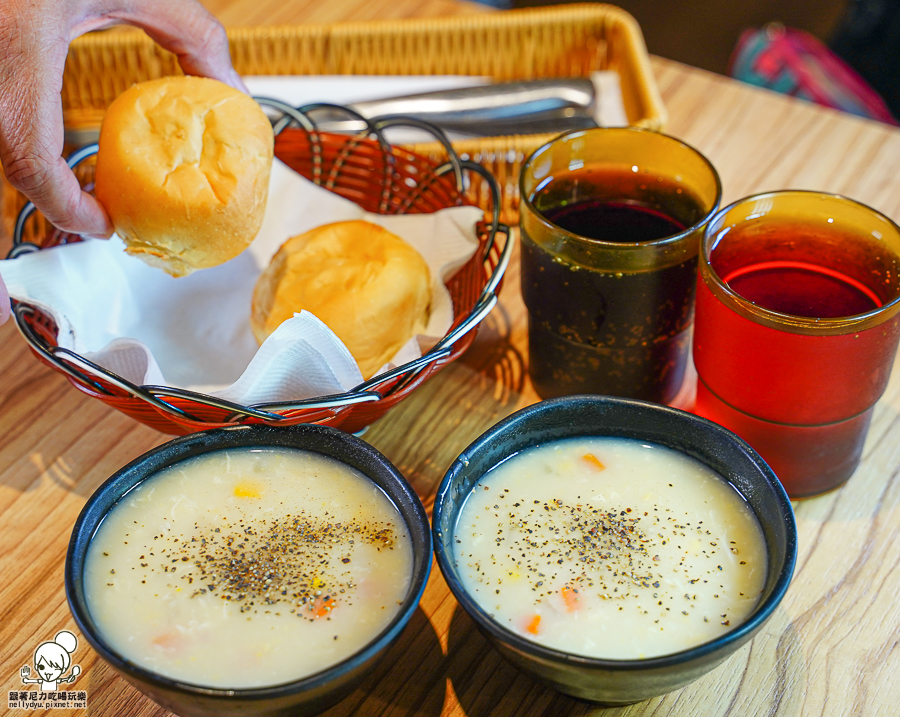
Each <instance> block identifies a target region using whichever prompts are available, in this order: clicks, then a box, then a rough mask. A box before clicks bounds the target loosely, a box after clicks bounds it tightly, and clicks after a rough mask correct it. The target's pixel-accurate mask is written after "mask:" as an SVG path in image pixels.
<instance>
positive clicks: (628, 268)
mask: <svg viewBox="0 0 900 717" xmlns="http://www.w3.org/2000/svg"><path fill="white" fill-rule="evenodd" d="M519 189H520V193H521V205H520V213H519V217H520V218H519V226H520V229H521V249H522V294H523V298H524V300H525V306H526V307H527V309H528V347H529V348H528V355H529V374H530V376H531V381H532V384H533V386H534V388H535V390H536V391H537V393H538V394H539V395H540V396H541V397H542V398H554V397H557V396H564V395H568V394H579V393H597V394H606V395H610V396H625V397H630V398H640V399H644V400H648V401H656V402H658V403H669V402H670V401H672V399H674V398H675V396H676V395H677V394H678V391H679V389H680V388H681V384H682V381H683V379H684V372H685V367H686V364H687V359H688V350H689V346H690V334H691V322H692V319H693V313H694V291H695V285H696V274H697V254H698V251H699V245H700V237H701V236H702V234H703V228H704V226H705V224H706V222H707V221H708V220H709V218H710V217H711V216H712V215H713V213H714V212H715V211H716V209H717V208H718V206H719V200H720V199H721V191H722V190H721V183H720V182H719V176H718V174H717V173H716V170H715V169H714V168H713V166H712V165H711V164H710V162H709V161H708V160H707V159H706V158H705V157H704V156H703V155H701V154H700V153H699V152H697V150H695V149H693V148H692V147H689V146H688V145H686V144H684V143H683V142H681V141H679V140H677V139H675V138H673V137H669V136H667V135H664V134H660V133H658V132H651V131H648V130H641V129H636V128H604V129H590V130H578V131H575V132H569V133H566V134H563V135H561V136H559V137H557V138H556V139H554V140H552V141H551V142H549V143H547V144H545V145H544V146H543V147H541V148H539V149H538V150H536V151H535V152H534V153H533V154H532V155H531V156H530V157H529V158H528V159H527V160H526V162H525V165H524V167H523V168H522V173H521V177H520V180H519Z"/></svg>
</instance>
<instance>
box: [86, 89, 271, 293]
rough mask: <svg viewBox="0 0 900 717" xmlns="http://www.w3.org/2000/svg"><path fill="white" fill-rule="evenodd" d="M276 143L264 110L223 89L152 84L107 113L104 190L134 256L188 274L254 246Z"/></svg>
mask: <svg viewBox="0 0 900 717" xmlns="http://www.w3.org/2000/svg"><path fill="white" fill-rule="evenodd" d="M273 145H274V139H273V135H272V126H271V124H270V123H269V120H268V119H267V118H266V115H265V113H264V112H263V111H262V109H261V108H260V106H259V105H258V104H257V103H256V102H255V101H254V100H253V99H251V98H250V97H248V96H247V95H245V94H243V93H242V92H239V91H238V90H236V89H234V88H232V87H229V86H228V85H226V84H224V83H222V82H218V81H217V80H210V79H206V78H202V77H163V78H162V79H158V80H151V81H149V82H142V83H140V84H137V85H134V86H132V87H131V88H130V89H128V90H126V91H125V92H123V93H122V94H121V95H119V96H118V97H117V98H116V99H115V101H114V102H113V103H112V104H111V105H110V107H109V109H108V110H107V112H106V116H105V117H104V120H103V125H102V127H101V130H100V149H99V151H98V153H97V172H96V188H95V192H96V195H97V199H98V200H99V201H100V203H101V204H102V205H103V206H104V207H105V208H106V211H107V213H108V214H109V217H110V219H111V220H112V223H113V226H114V227H115V230H116V233H117V234H118V235H119V236H120V237H121V238H122V240H123V241H124V242H125V245H126V251H127V252H128V253H129V254H133V255H135V256H138V257H140V258H141V259H143V260H144V261H146V262H147V263H149V264H152V265H154V266H158V267H161V268H163V269H165V270H166V271H167V272H169V273H170V274H172V275H173V276H184V275H185V274H190V273H191V272H192V271H193V270H195V269H203V268H206V267H210V266H217V265H218V264H222V263H223V262H226V261H228V260H229V259H231V258H233V257H235V256H237V255H238V254H240V253H241V252H242V251H243V250H244V249H246V248H247V246H248V245H249V244H250V242H252V241H253V238H254V237H255V236H256V234H257V232H258V231H259V228H260V225H261V224H262V220H263V214H264V212H265V207H266V196H267V195H268V191H269V171H270V169H271V166H272V152H273Z"/></svg>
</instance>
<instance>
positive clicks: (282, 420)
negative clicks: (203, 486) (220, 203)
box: [11, 106, 512, 434]
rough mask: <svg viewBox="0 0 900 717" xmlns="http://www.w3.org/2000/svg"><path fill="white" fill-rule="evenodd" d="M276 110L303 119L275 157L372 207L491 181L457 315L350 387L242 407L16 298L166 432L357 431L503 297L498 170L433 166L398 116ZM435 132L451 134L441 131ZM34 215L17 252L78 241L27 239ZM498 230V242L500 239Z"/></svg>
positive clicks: (128, 406)
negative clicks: (97, 354) (359, 131)
mask: <svg viewBox="0 0 900 717" xmlns="http://www.w3.org/2000/svg"><path fill="white" fill-rule="evenodd" d="M279 109H282V110H283V111H285V112H287V113H288V114H289V115H291V116H293V117H294V118H295V120H296V124H300V125H301V126H300V127H288V128H287V129H284V130H283V131H281V133H280V134H279V135H278V136H277V137H276V140H275V154H276V156H277V157H278V158H279V159H281V160H282V161H283V162H285V164H287V165H288V166H290V167H291V168H293V169H294V170H295V171H297V172H299V173H300V174H302V175H304V176H305V177H307V178H308V179H311V180H312V181H314V182H315V183H317V184H319V185H321V186H324V187H325V188H327V189H330V190H331V191H334V192H335V193H337V194H339V195H341V196H343V197H345V198H347V199H350V200H352V201H354V202H356V203H357V204H358V205H359V206H361V207H362V208H363V209H365V210H367V211H370V212H373V213H378V214H415V213H426V212H434V211H437V210H439V209H443V208H445V207H451V206H457V205H461V204H469V202H468V201H467V200H466V199H465V197H464V195H463V192H462V187H464V186H465V184H466V183H467V182H468V181H469V177H471V176H477V177H479V178H480V179H481V180H482V181H483V182H484V183H485V184H486V185H487V186H490V187H492V194H493V197H494V199H493V202H492V206H491V207H490V210H489V213H488V215H487V216H486V218H485V220H484V221H483V222H482V223H481V224H480V225H479V228H478V234H479V246H478V249H477V250H476V252H475V254H474V256H473V257H472V258H471V259H470V260H469V261H468V262H467V263H466V264H465V265H464V266H463V267H461V268H460V269H459V270H458V271H457V272H456V273H455V274H454V275H453V276H452V277H451V278H450V279H449V280H448V281H447V289H448V291H449V293H450V297H451V299H452V302H453V314H454V322H453V325H452V326H451V328H450V330H449V331H448V333H447V334H446V335H445V336H444V337H443V338H442V339H441V340H440V341H439V342H438V343H437V344H436V345H435V346H434V347H433V348H432V349H431V350H429V351H428V352H427V353H426V354H425V355H424V356H422V357H421V358H420V359H417V360H415V361H411V362H408V363H406V364H403V365H402V366H399V367H397V368H395V369H393V370H391V371H388V372H386V373H384V374H381V375H379V376H375V377H373V378H371V379H369V380H368V381H366V382H364V383H363V384H361V385H359V386H357V387H355V388H353V389H352V390H350V391H349V392H347V393H344V394H340V395H336V396H324V397H318V398H313V399H306V400H299V401H292V402H280V403H268V404H258V405H254V406H241V405H237V404H233V403H230V402H226V401H222V400H220V399H216V398H213V397H211V396H208V395H205V394H200V393H196V392H191V391H185V390H182V389H177V388H172V387H167V386H136V385H134V384H133V383H130V382H129V381H127V380H125V379H124V378H122V377H120V376H117V375H116V374H113V373H111V372H109V371H107V370H106V369H104V368H102V367H100V366H98V365H96V364H94V363H91V362H89V361H88V360H87V359H85V358H84V357H82V356H79V355H78V354H76V353H74V352H72V351H69V350H68V349H64V348H62V347H60V346H58V345H57V327H56V326H55V325H54V323H53V321H52V319H51V318H50V317H49V316H48V315H47V314H45V313H43V312H42V311H41V310H40V309H38V308H37V307H35V306H32V305H30V304H25V303H21V302H15V301H14V302H13V312H14V316H15V319H16V323H17V325H18V327H19V329H20V331H21V332H22V334H23V336H24V337H25V339H26V340H27V341H28V343H29V344H30V346H31V348H32V350H33V351H34V353H35V354H36V355H37V357H38V358H39V359H40V360H41V361H43V362H45V363H46V364H48V365H49V366H51V367H52V368H54V369H56V370H58V371H60V372H62V373H64V374H65V375H66V376H67V377H68V378H69V380H70V382H71V383H72V384H73V385H74V386H75V387H76V388H78V389H79V390H81V391H83V392H84V393H87V394H88V395H90V396H92V397H94V398H97V399H99V400H101V401H103V402H104V403H106V404H107V405H109V406H112V407H113V408H116V409H118V410H119V411H122V412H123V413H125V414H127V415H129V416H131V417H133V418H135V419H137V420H139V421H141V422H142V423H145V424H147V425H149V426H152V427H153V428H156V429H158V430H160V431H163V432H165V433H174V434H185V433H191V432H193V431H198V430H203V429H206V428H215V427H220V426H226V425H234V424H235V423H245V424H252V423H266V424H269V425H280V426H287V425H292V424H296V423H320V424H327V425H330V426H334V427H339V428H341V429H342V430H346V431H351V432H355V431H359V430H361V429H362V428H364V427H365V426H368V425H369V424H370V423H372V422H373V421H375V420H376V419H378V418H380V417H381V416H382V415H384V413H385V412H386V411H387V410H388V409H389V408H391V407H392V406H393V405H395V404H396V403H397V402H398V401H401V400H402V399H403V398H405V397H406V396H408V395H409V394H410V393H411V392H412V391H413V390H415V389H416V387H418V386H419V385H420V384H421V383H422V382H423V381H425V380H426V379H427V378H428V377H429V376H431V375H432V374H434V373H435V372H436V371H438V370H439V369H441V368H442V367H443V366H444V365H446V364H447V363H449V362H450V361H453V360H454V359H456V358H457V357H458V356H460V355H461V354H462V353H463V351H465V350H466V348H468V346H469V345H470V344H471V342H472V340H473V339H474V337H475V332H476V330H477V327H478V324H479V323H480V322H481V321H482V320H483V319H484V318H485V317H486V316H487V314H488V313H489V312H490V310H491V309H492V308H493V306H494V305H495V304H496V302H497V292H498V291H499V288H500V283H501V280H502V277H503V272H504V271H505V269H506V266H507V264H508V262H509V257H510V254H511V247H512V242H511V241H510V239H509V230H508V228H507V227H505V226H504V225H502V224H500V221H499V220H500V211H499V201H500V195H499V188H498V187H497V185H496V183H495V182H494V180H493V178H492V177H490V175H488V174H487V173H486V172H485V170H484V169H483V168H482V167H481V166H480V165H477V164H474V163H472V162H467V161H464V160H460V159H459V158H458V157H457V156H456V155H455V153H453V152H452V149H451V150H450V152H449V156H450V161H448V162H446V163H444V164H443V165H440V166H436V165H434V163H432V162H431V161H430V160H428V159H426V158H424V157H421V156H419V155H417V154H415V153H413V152H410V151H409V150H407V149H404V148H400V147H392V146H391V145H389V144H388V143H387V142H386V141H385V140H384V136H383V134H382V132H383V130H384V129H385V128H386V127H388V126H390V125H393V124H402V120H397V119H392V120H389V121H386V122H379V121H378V120H373V121H372V122H371V123H370V129H371V130H372V131H371V133H370V134H369V135H368V136H367V135H366V134H364V135H361V136H358V137H350V136H347V135H332V134H326V133H323V132H318V131H316V129H315V127H314V125H313V124H312V123H311V122H310V120H309V119H308V118H307V117H306V116H304V115H303V114H301V113H299V112H297V111H296V110H293V108H290V107H287V106H284V107H280V108H279ZM433 131H434V132H435V135H436V136H438V137H440V138H441V139H442V140H443V141H444V142H446V138H444V137H443V135H442V134H441V133H440V130H437V129H434V130H433ZM446 143H447V144H448V145H449V142H446ZM95 152H96V145H93V146H91V147H86V148H84V149H83V150H80V151H79V152H76V153H75V155H74V156H73V157H71V158H70V160H69V162H70V165H73V166H74V168H75V170H76V173H77V174H78V175H80V178H81V180H82V182H83V184H84V186H85V189H87V190H90V189H91V187H92V182H93V167H94V162H93V160H94V156H93V155H94V153H95ZM33 218H34V219H40V217H39V216H38V215H36V214H35V213H34V206H33V205H31V204H28V205H26V206H25V208H24V209H23V211H22V212H21V213H20V216H19V218H18V220H17V222H16V227H15V231H14V246H13V250H12V252H11V256H13V257H15V256H18V255H20V254H22V253H24V252H28V251H39V250H41V249H43V248H46V247H49V246H53V245H56V244H64V243H67V242H70V241H78V240H79V239H78V237H77V236H73V235H68V234H64V233H62V232H60V231H59V230H56V229H53V230H52V231H50V232H48V233H47V235H46V236H44V237H43V240H42V241H41V242H40V243H39V244H35V243H30V242H28V241H24V237H25V234H26V232H25V229H26V228H27V227H28V225H29V224H30V223H33ZM500 238H502V239H503V241H502V242H500V241H498V239H500Z"/></svg>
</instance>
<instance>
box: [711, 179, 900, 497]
mask: <svg viewBox="0 0 900 717" xmlns="http://www.w3.org/2000/svg"><path fill="white" fill-rule="evenodd" d="M898 338H900V228H898V227H897V225H896V224H894V223H893V222H892V221H891V220H890V219H888V218H887V217H885V216H883V215H882V214H880V213H878V212H876V211H875V210H873V209H870V208H869V207H867V206H865V205H863V204H859V203H858V202H855V201H853V200H850V199H846V198H844V197H839V196H835V195H829V194H821V193H818V192H802V191H783V192H772V193H768V194H759V195H756V196H753V197H749V198H747V199H742V200H740V201H738V202H736V203H734V204H732V205H731V206H729V207H726V208H725V209H723V210H722V211H720V212H719V213H718V214H717V215H716V216H715V217H714V218H713V219H712V221H711V222H710V223H709V226H708V227H707V230H706V234H705V236H704V238H703V244H702V248H701V256H700V271H699V278H698V282H697V316H696V322H695V327H694V363H695V364H696V367H697V372H698V374H699V380H698V386H697V403H696V408H695V411H696V412H697V413H698V414H700V415H701V416H704V417H706V418H709V419H712V420H713V421H715V422H717V423H720V424H722V425H723V426H725V427H727V428H730V429H731V430H733V431H734V432H735V433H737V434H738V435H740V436H741V437H742V438H744V439H745V440H746V441H747V442H748V443H749V444H750V445H751V446H753V447H754V448H755V449H756V450H757V451H758V452H759V453H760V455H762V457H763V458H764V459H765V460H766V461H767V462H768V463H769V465H770V466H771V467H772V469H773V470H774V471H775V473H776V475H778V477H779V479H780V480H781V482H782V483H783V484H784V487H785V489H786V490H787V492H788V494H789V495H790V496H791V497H793V498H801V497H805V496H811V495H816V494H817V493H823V492H825V491H828V490H831V489H832V488H835V487H837V486H839V485H841V484H842V483H843V482H844V481H846V480H847V479H848V478H849V477H850V476H851V474H852V473H853V471H854V470H855V469H856V467H857V466H858V465H859V461H860V456H861V453H862V447H863V442H864V440H865V437H866V432H867V430H868V427H869V421H870V419H871V417H872V410H873V408H874V405H875V402H876V401H877V400H878V398H879V397H880V396H881V394H882V393H883V392H884V389H885V386H886V385H887V381H888V378H889V376H890V373H891V366H892V365H893V361H894V354H895V353H896V351H897V343H898Z"/></svg>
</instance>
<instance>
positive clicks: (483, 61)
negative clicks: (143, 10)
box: [3, 4, 666, 241]
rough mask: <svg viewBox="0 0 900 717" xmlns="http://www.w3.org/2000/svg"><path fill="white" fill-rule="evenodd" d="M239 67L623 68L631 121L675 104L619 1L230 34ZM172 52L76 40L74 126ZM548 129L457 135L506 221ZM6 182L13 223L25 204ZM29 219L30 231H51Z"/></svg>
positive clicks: (552, 71)
mask: <svg viewBox="0 0 900 717" xmlns="http://www.w3.org/2000/svg"><path fill="white" fill-rule="evenodd" d="M229 39H230V41H231V53H232V57H233V59H234V65H235V67H236V69H237V71H238V72H240V73H241V74H254V75H322V74H367V75H371V74H386V75H411V74H416V75H428V74H463V75H485V76H490V77H493V78H495V79H497V80H516V79H534V78H543V77H585V76H587V75H589V74H590V73H591V72H593V71H596V70H615V71H616V72H618V73H619V76H620V78H621V86H622V93H623V100H624V103H625V110H626V113H627V115H628V119H629V122H630V123H631V124H634V125H639V126H643V127H647V128H650V129H657V130H658V129H662V126H663V124H664V122H665V119H666V113H665V109H664V107H663V104H662V100H661V99H660V96H659V92H658V91H657V89H656V85H655V82H654V80H653V75H652V73H651V70H650V64H649V59H648V57H647V50H646V47H645V46H644V40H643V37H642V35H641V31H640V28H639V26H638V24H637V22H636V21H635V20H634V18H633V17H631V15H629V14H628V13H626V12H625V11H623V10H621V9H619V8H617V7H613V6H611V5H602V4H581V5H568V6H563V7H558V8H540V9H528V10H510V11H504V12H498V13H485V14H479V15H472V16H459V17H453V18H435V19H426V20H405V21H387V22H365V23H362V22H360V23H339V24H332V25H304V26H296V27H261V28H252V29H251V28H244V29H233V30H230V31H229ZM179 71H180V70H179V69H178V64H177V62H176V61H175V58H174V56H173V55H171V54H169V53H168V52H165V51H164V50H162V49H160V48H159V47H158V46H157V45H155V44H154V43H153V42H152V41H151V40H150V39H149V38H148V37H147V36H146V35H144V33H142V32H140V31H137V30H131V29H126V28H121V29H118V30H116V31H108V32H103V33H94V34H91V35H87V36H84V37H81V38H79V39H78V40H76V41H75V42H73V43H72V46H71V49H70V52H69V57H68V60H67V63H66V69H65V76H64V81H63V89H62V103H63V112H64V116H65V121H66V126H67V127H69V128H78V127H85V126H97V125H98V124H99V122H100V119H101V118H102V116H103V113H104V111H105V109H106V107H107V106H108V105H109V103H110V102H112V100H113V99H114V98H115V97H116V96H118V95H119V94H120V93H121V92H122V91H123V90H125V89H126V88H127V87H129V86H130V85H131V84H132V83H134V82H138V81H141V80H147V79H151V78H154V77H160V76H163V75H168V74H176V73H178V72H179ZM547 139H549V135H529V136H519V137H502V138H491V139H483V140H475V141H466V142H461V143H458V144H455V145H454V147H455V149H456V151H457V153H458V154H459V155H460V156H462V157H464V158H466V157H468V158H471V159H472V160H474V161H476V162H478V163H479V164H481V165H482V166H484V167H485V168H486V169H487V170H488V172H489V173H490V174H491V175H492V176H494V177H495V178H496V179H497V181H498V183H499V185H500V189H501V216H502V218H503V221H505V222H507V223H510V224H512V223H514V222H515V221H516V219H517V206H518V188H517V186H518V185H517V178H518V175H519V171H520V169H521V165H522V162H523V161H524V159H525V158H526V157H527V156H528V155H529V154H530V153H531V152H532V151H533V150H534V149H536V148H537V147H539V146H540V145H541V144H543V143H544V142H545V141H546V140H547ZM412 149H413V150H414V151H415V152H417V153H418V154H421V155H423V156H425V157H428V158H430V159H431V160H432V161H434V162H435V163H438V164H439V163H441V162H443V161H444V160H445V158H446V153H445V152H444V151H443V148H442V147H441V146H440V145H439V144H437V143H434V144H427V145H416V146H415V147H413V148H412ZM5 189H6V190H7V191H4V207H3V216H4V219H5V222H6V227H7V229H8V230H11V228H12V222H13V221H14V219H15V217H16V215H17V214H18V212H19V210H20V209H21V207H22V206H23V204H24V200H23V199H22V197H21V196H19V195H18V193H17V192H15V191H9V187H8V186H7V187H6V188H5ZM468 197H469V200H470V201H471V202H473V203H474V204H476V205H478V206H481V207H482V208H484V207H486V205H487V202H488V201H489V192H488V190H487V187H486V186H485V185H484V184H483V182H481V181H480V179H479V178H478V177H474V178H473V181H472V184H471V186H470V187H469V189H468ZM48 231H49V230H48V227H47V226H46V225H43V224H41V223H40V222H37V223H31V226H30V227H29V228H28V230H27V233H26V235H25V238H26V239H27V240H30V241H31V240H34V239H36V238H42V237H44V236H46V234H47V233H48Z"/></svg>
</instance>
